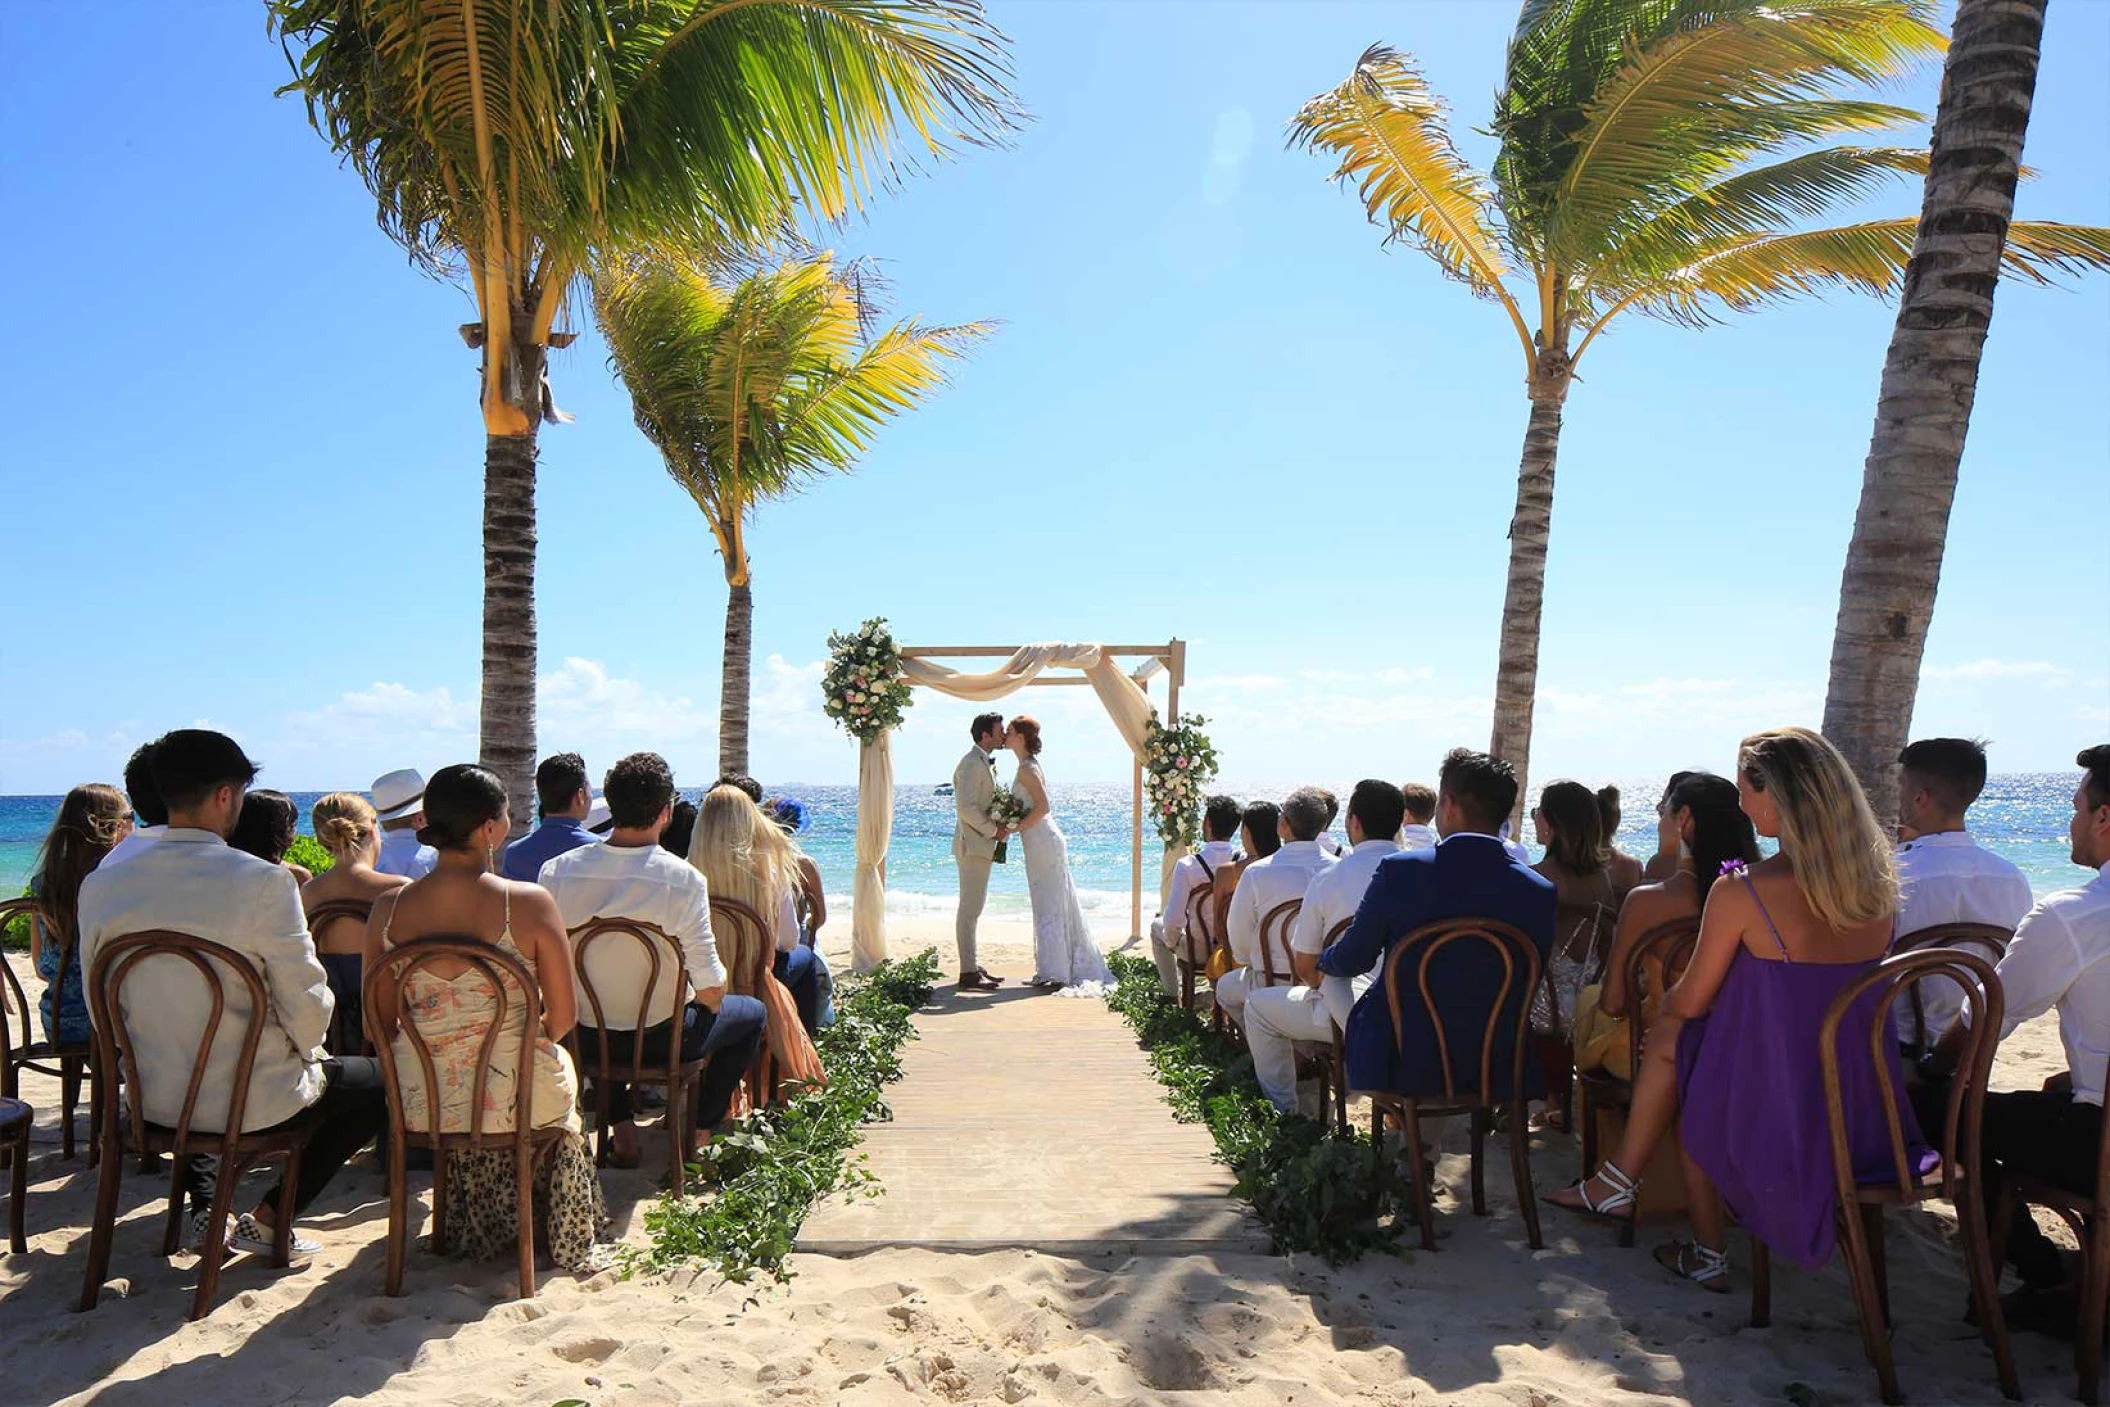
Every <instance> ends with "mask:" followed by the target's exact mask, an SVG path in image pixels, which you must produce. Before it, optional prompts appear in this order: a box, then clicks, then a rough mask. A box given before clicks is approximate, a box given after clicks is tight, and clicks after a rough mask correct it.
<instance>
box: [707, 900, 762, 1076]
mask: <svg viewBox="0 0 2110 1407" xmlns="http://www.w3.org/2000/svg"><path fill="white" fill-rule="evenodd" d="M711 927H712V928H714V929H716V930H717V933H718V950H719V951H720V952H726V951H728V950H730V951H732V952H736V953H747V954H750V956H749V958H748V960H747V970H746V971H745V972H736V973H733V974H731V976H732V989H733V990H734V991H736V992H739V991H745V992H751V993H753V994H754V995H755V996H756V997H758V998H759V997H760V996H761V995H762V984H763V983H764V982H767V981H769V980H770V972H771V969H772V968H773V967H774V966H775V964H776V960H777V943H776V935H775V934H774V933H773V932H772V931H771V929H770V926H769V925H768V924H767V923H766V922H764V921H763V918H762V915H760V914H758V913H756V912H755V911H754V910H753V909H752V908H750V907H748V906H747V905H746V904H743V903H741V902H740V901H739V900H738V899H725V898H721V897H719V896H718V895H716V894H713V895H712V896H711ZM777 1076H778V1072H777V1061H776V1057H775V1056H774V1055H772V1054H770V1051H769V1042H768V1041H766V1040H765V1041H763V1042H762V1048H761V1049H760V1050H759V1051H757V1052H756V1053H755V1063H754V1065H753V1066H752V1067H750V1068H749V1070H748V1072H747V1100H748V1103H749V1104H750V1105H751V1106H753V1107H754V1108H756V1109H760V1108H762V1107H763V1106H765V1105H768V1104H772V1103H775V1102H776V1098H777V1085H778V1077H777Z"/></svg>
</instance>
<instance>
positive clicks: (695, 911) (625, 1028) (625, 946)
mask: <svg viewBox="0 0 2110 1407" xmlns="http://www.w3.org/2000/svg"><path fill="white" fill-rule="evenodd" d="M601 785H602V787H603V788H604V795H605V796H606V797H607V799H608V809H609V812H610V814H611V815H613V816H614V818H615V828H614V829H613V830H611V831H610V832H609V835H608V840H607V841H606V843H604V844H600V845H581V846H577V847H575V848H573V849H571V850H568V851H566V852H565V853H564V854H562V855H559V856H557V857H556V858H555V859H553V860H551V861H549V863H547V864H545V865H544V866H543V867H542V874H541V876H540V879H541V884H542V887H543V888H544V889H546V890H548V891H549V893H550V897H551V898H553V899H555V900H556V901H557V908H558V911H559V912H560V913H561V914H562V915H563V918H564V923H565V926H566V927H567V928H570V929H573V930H577V929H578V928H579V927H580V925H582V924H584V923H585V922H586V921H587V920H589V919H593V918H626V919H631V920H634V921H636V922H639V923H649V924H652V925H653V926H654V927H656V928H658V929H659V930H660V931H661V932H662V933H665V934H666V935H667V936H669V937H670V938H672V939H673V940H674V941H675V942H677V943H679V944H680V945H681V951H682V956H683V958H684V959H685V960H686V962H687V965H688V976H689V990H688V991H687V992H676V991H674V990H672V984H671V982H669V983H666V984H665V986H664V988H663V989H660V988H655V989H654V990H653V991H652V992H651V993H650V994H649V996H650V998H651V1000H650V1002H649V1003H647V1004H646V1006H645V1018H646V1022H647V1024H646V1026H645V1034H644V1061H645V1063H646V1064H648V1065H664V1064H665V1063H666V1059H667V1046H668V1043H669V1042H670V1041H672V1040H673V1039H674V1023H675V1020H676V1018H677V1017H678V1018H679V1020H680V1022H681V1058H682V1059H683V1060H685V1061H686V1060H705V1059H708V1060H709V1061H710V1063H709V1064H708V1065H706V1066H705V1067H704V1070H703V1074H702V1076H701V1078H700V1079H698V1081H697V1082H696V1092H695V1093H696V1104H695V1111H694V1112H695V1118H694V1119H693V1120H692V1121H691V1123H690V1129H691V1132H692V1133H693V1134H695V1135H696V1137H697V1138H698V1139H699V1140H701V1141H706V1142H707V1141H708V1140H709V1138H710V1136H711V1133H712V1131H713V1130H714V1129H716V1128H717V1127H718V1126H719V1125H720V1124H723V1123H724V1122H725V1116H726V1112H727V1110H729V1109H730V1108H731V1107H732V1101H733V1094H734V1092H735V1091H736V1090H738V1089H739V1087H740V1080H741V1078H742V1076H744V1075H745V1074H746V1073H747V1068H748V1066H750V1065H752V1064H753V1063H754V1058H755V1052H756V1051H757V1050H758V1049H760V1047H761V1043H762V1026H763V1020H764V1017H763V1014H762V1004H761V1003H760V1002H758V1001H756V1000H755V999H754V998H753V997H742V996H733V995H731V994H729V993H728V992H727V991H726V975H725V965H724V963H723V962H722V961H721V960H720V958H719V955H718V940H717V937H716V935H715V934H713V932H712V931H711V896H710V889H709V886H708V885H707V884H706V883H705V882H704V878H703V876H702V875H701V874H699V873H698V872H697V870H696V868H695V866H693V865H691V864H690V863H689V862H688V861H687V860H685V859H682V858H680V857H679V856H676V855H672V854H669V853H668V851H667V850H666V848H665V846H664V844H663V841H664V838H665V832H666V827H667V825H668V823H669V822H670V821H671V820H672V819H673V813H674V774H673V772H672V771H671V770H669V768H668V767H667V763H666V759H664V758H662V757H661V756H659V754H657V753H651V752H639V753H633V754H631V755H630V756H629V757H626V758H624V759H622V760H621V761H620V762H618V763H616V764H615V766H613V767H611V768H610V769H609V770H608V775H607V777H606V778H604V779H603V780H602V783H601ZM584 962H585V964H586V971H587V975H588V976H589V977H591V978H592V980H593V989H594V992H595V994H596V995H597V996H598V997H599V998H600V1001H601V1017H600V1019H601V1022H602V1025H600V1026H592V1025H581V1026H580V1027H579V1049H581V1050H583V1051H586V1052H588V1053H589V1054H591V1055H593V1056H594V1057H595V1058H596V1059H598V1058H599V1052H600V1048H601V1047H600V1041H601V1032H602V1030H604V1029H605V1030H606V1031H608V1032H609V1039H608V1049H609V1054H610V1055H611V1056H612V1057H614V1058H615V1059H618V1060H627V1059H628V1058H629V1054H630V1050H631V1047H632V1041H633V1036H632V1034H631V1033H632V1032H633V1031H634V1030H635V1026H634V1024H633V1023H634V1021H635V1018H636V1015H637V1010H638V1006H639V999H640V998H641V997H643V996H646V995H647V993H646V992H645V991H644V988H645V984H646V982H647V981H648V980H650V974H651V967H650V964H649V963H648V962H647V961H646V959H645V955H644V953H643V952H642V951H641V950H640V949H639V948H638V946H637V944H636V943H635V942H634V941H631V940H628V939H619V938H605V939H601V940H598V941H597V942H595V943H594V944H593V945H592V946H591V947H589V948H588V949H587V950H586V953H585V957H584ZM580 1019H581V1020H582V1022H590V1021H592V1020H593V1019H594V1013H593V1009H592V1007H591V1005H582V1006H581V1009H580ZM630 1095H631V1090H630V1086H629V1085H627V1084H623V1083H615V1082H612V1083H611V1085H610V1088H609V1091H608V1106H609V1118H610V1120H611V1121H612V1125H613V1126H612V1129H611V1131H610V1136H611V1140H612V1142H613V1145H614V1146H613V1147H612V1148H611V1149H610V1150H609V1160H610V1161H611V1162H612V1163H614V1165H615V1166H617V1167H619V1168H634V1167H636V1166H637V1165H638V1146H637V1123H636V1121H635V1118H634V1114H633V1111H632V1107H631V1098H630Z"/></svg>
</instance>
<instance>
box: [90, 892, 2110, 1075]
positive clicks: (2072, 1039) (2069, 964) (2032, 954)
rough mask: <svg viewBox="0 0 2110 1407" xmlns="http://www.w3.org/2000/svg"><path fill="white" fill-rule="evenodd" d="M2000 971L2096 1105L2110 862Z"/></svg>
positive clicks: (2012, 1003) (2007, 1023)
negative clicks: (2053, 1036)
mask: <svg viewBox="0 0 2110 1407" xmlns="http://www.w3.org/2000/svg"><path fill="white" fill-rule="evenodd" d="M84 892H85V891H84ZM1999 972H2000V989H2001V991H2002V992H2003V993H2004V994H2005V996H2006V998H2007V1015H2006V1019H2005V1020H2004V1021H2002V1023H2001V1026H2000V1035H2001V1038H2002V1039H2006V1037H2007V1035H2008V1034H2009V1033H2010V1032H2012V1031H2013V1030H2014V1029H2015V1028H2016V1027H2017V1026H2020V1025H2021V1024H2022V1023H2023V1022H2025V1021H2028V1020H2030V1019H2031V1018H2033V1017H2037V1016H2042V1015H2043V1014H2044V1013H2045V1012H2047V1011H2049V1010H2051V1009H2052V1007H2054V1006H2056V1007H2058V1009H2059V1042H2060V1044H2062V1045H2064V1046H2065V1047H2066V1068H2067V1069H2068V1070H2070V1071H2072V1072H2073V1102H2074V1103H2076V1104H2094V1105H2097V1106H2100V1105H2101V1104H2102V1102H2103V1066H2104V1062H2105V1059H2106V1058H2110V864H2106V865H2104V866H2103V867H2102V869H2101V870H2100V871H2099V872H2098V873H2097V874H2096V877H2095V878H2094V879H2092V880H2090V881H2088V883H2086V884H2084V885H2082V886H2081V887H2080V888H2079V889H2062V890H2060V891H2059V892H2058V893H2056V894H2047V895H2046V896H2045V897H2044V898H2043V899H2041V900H2039V901H2038V903H2037V906H2036V907H2035V908H2033V909H2031V910H2030V911H2029V914H2028V915H2027V916H2026V917H2025V918H2024V919H2023V920H2022V923H2021V926H2020V927H2018V928H2017V929H2016V930H2015V940H2014V942H2012V943H2010V944H2008V949H2007V956H2006V957H2003V958H2002V959H2000V968H1999Z"/></svg>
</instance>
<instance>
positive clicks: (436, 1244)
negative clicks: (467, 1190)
mask: <svg viewBox="0 0 2110 1407" xmlns="http://www.w3.org/2000/svg"><path fill="white" fill-rule="evenodd" d="M432 1249H433V1250H434V1251H436V1252H438V1253H439V1254H440V1255H445V1254H447V1150H446V1149H445V1148H442V1147H439V1146H438V1145H437V1144H435V1145H434V1147H433V1150H432Z"/></svg>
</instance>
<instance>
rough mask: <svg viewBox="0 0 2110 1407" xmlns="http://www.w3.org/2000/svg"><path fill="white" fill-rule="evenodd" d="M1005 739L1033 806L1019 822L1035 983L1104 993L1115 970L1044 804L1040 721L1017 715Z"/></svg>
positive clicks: (1020, 789)
mask: <svg viewBox="0 0 2110 1407" xmlns="http://www.w3.org/2000/svg"><path fill="white" fill-rule="evenodd" d="M1004 742H1005V744H1006V745H1007V746H1008V747H1009V748H1010V749H1011V753H1012V755H1013V756H1014V757H1016V758H1017V759H1018V776H1017V778H1016V786H1015V787H1014V790H1016V791H1017V793H1018V795H1019V798H1020V799H1021V800H1022V801H1024V802H1026V803H1027V804H1028V805H1029V806H1030V807H1031V808H1032V809H1031V810H1030V811H1028V812H1027V813H1026V815H1025V816H1024V817H1023V818H1022V819H1020V821H1019V822H1018V834H1019V843H1020V844H1021V845H1022V846H1023V847H1024V848H1025V853H1026V892H1027V894H1028V896H1029V897H1030V898H1031V899H1032V902H1033V985H1034V986H1036V987H1041V988H1045V989H1055V988H1061V989H1062V990H1063V991H1064V992H1065V994H1067V995H1071V996H1080V997H1096V996H1101V995H1104V994H1105V993H1106V992H1108V991H1109V990H1111V989H1112V987H1113V985H1114V974H1113V973H1112V972H1111V971H1110V970H1109V969H1108V968H1107V966H1106V959H1105V958H1104V957H1102V956H1100V953H1099V945H1098V944H1096V943H1094V942H1093V941H1092V931H1091V929H1090V928H1088V927H1087V926H1086V925H1085V922H1084V906H1083V905H1082V904H1081V903H1079V902H1078V900H1077V886H1076V885H1075V884H1074V883H1072V882H1071V879H1070V846H1069V842H1068V841H1067V840H1065V839H1064V838H1063V834H1062V827H1060V826H1058V825H1056V824H1055V813H1054V811H1053V809H1052V808H1051V807H1050V806H1049V804H1048V779H1047V777H1046V776H1045V775H1044V774H1043V773H1042V772H1041V770H1040V762H1039V761H1038V757H1039V754H1040V724H1039V723H1038V722H1037V721H1036V720H1034V719H1032V718H1028V717H1026V716H1025V715H1023V714H1021V715H1020V716H1019V717H1017V718H1014V719H1012V720H1011V722H1010V723H1009V724H1008V725H1007V726H1006V727H1005V729H1004Z"/></svg>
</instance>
